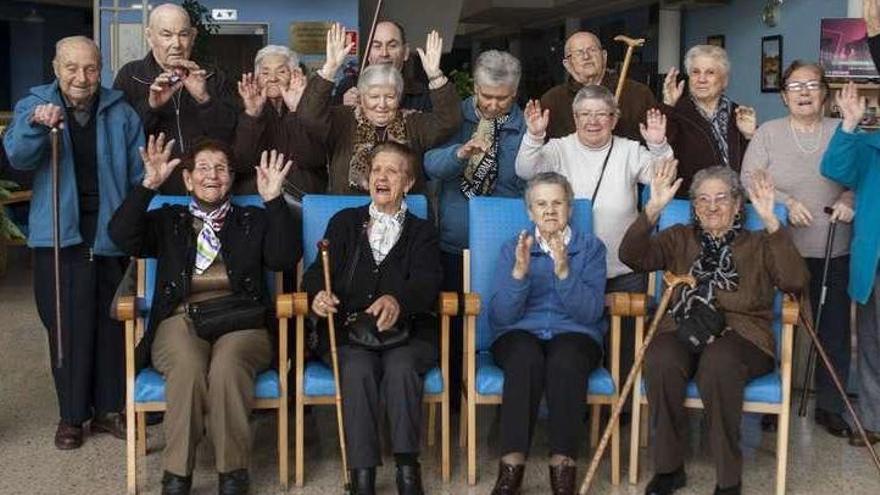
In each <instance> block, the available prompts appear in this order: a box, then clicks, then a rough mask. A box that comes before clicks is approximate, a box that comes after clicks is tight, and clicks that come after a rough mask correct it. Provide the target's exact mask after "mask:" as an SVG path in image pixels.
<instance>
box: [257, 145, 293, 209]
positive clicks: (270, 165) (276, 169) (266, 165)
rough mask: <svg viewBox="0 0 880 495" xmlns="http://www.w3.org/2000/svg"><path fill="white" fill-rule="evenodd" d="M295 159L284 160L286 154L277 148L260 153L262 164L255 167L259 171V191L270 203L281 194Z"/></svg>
mask: <svg viewBox="0 0 880 495" xmlns="http://www.w3.org/2000/svg"><path fill="white" fill-rule="evenodd" d="M292 166H293V161H291V160H287V163H285V162H284V154H283V153H278V152H277V151H275V150H272V151H269V152H266V151H263V153H261V154H260V165H259V166H257V167H254V169H256V171H257V192H258V193H260V197H261V198H263V201H264V202H266V203H268V202H269V201H272V200H273V199H275V198H277V197H278V196H281V186H282V184H284V178H285V177H286V176H287V172H288V171H290V167H292Z"/></svg>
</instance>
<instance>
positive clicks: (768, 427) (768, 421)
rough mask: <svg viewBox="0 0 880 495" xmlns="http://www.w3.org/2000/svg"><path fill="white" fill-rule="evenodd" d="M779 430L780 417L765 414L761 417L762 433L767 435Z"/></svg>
mask: <svg viewBox="0 0 880 495" xmlns="http://www.w3.org/2000/svg"><path fill="white" fill-rule="evenodd" d="M777 430H779V416H777V415H775V414H765V415H763V416H761V431H763V432H765V433H776V431H777Z"/></svg>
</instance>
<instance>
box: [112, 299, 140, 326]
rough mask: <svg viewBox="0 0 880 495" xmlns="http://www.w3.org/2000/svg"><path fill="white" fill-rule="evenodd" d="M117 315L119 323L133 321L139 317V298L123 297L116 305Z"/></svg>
mask: <svg viewBox="0 0 880 495" xmlns="http://www.w3.org/2000/svg"><path fill="white" fill-rule="evenodd" d="M116 315H117V316H118V318H119V321H133V320H134V319H135V317H136V316H137V298H136V297H135V296H123V297H120V298H119V302H117V303H116Z"/></svg>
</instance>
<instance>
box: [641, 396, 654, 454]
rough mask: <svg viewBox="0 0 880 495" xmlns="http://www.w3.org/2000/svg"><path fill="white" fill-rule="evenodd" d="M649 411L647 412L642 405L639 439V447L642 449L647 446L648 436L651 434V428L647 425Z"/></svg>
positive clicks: (645, 407)
mask: <svg viewBox="0 0 880 495" xmlns="http://www.w3.org/2000/svg"><path fill="white" fill-rule="evenodd" d="M649 413H650V411H649V410H648V406H647V405H646V404H642V424H641V436H640V437H639V445H641V446H642V447H647V446H648V435H649V434H650V433H651V427H650V425H649V424H648V418H649V416H648V414H649Z"/></svg>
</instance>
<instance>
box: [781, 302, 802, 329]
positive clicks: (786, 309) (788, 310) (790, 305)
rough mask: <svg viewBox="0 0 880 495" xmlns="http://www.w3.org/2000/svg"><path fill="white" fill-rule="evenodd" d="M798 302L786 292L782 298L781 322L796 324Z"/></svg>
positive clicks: (798, 308)
mask: <svg viewBox="0 0 880 495" xmlns="http://www.w3.org/2000/svg"><path fill="white" fill-rule="evenodd" d="M799 311H800V304H799V303H798V302H797V301H796V300H795V299H794V298H793V297H791V296H790V295H788V294H786V295H785V297H784V298H783V299H782V323H783V324H784V325H796V324H797V321H798V312H799Z"/></svg>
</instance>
